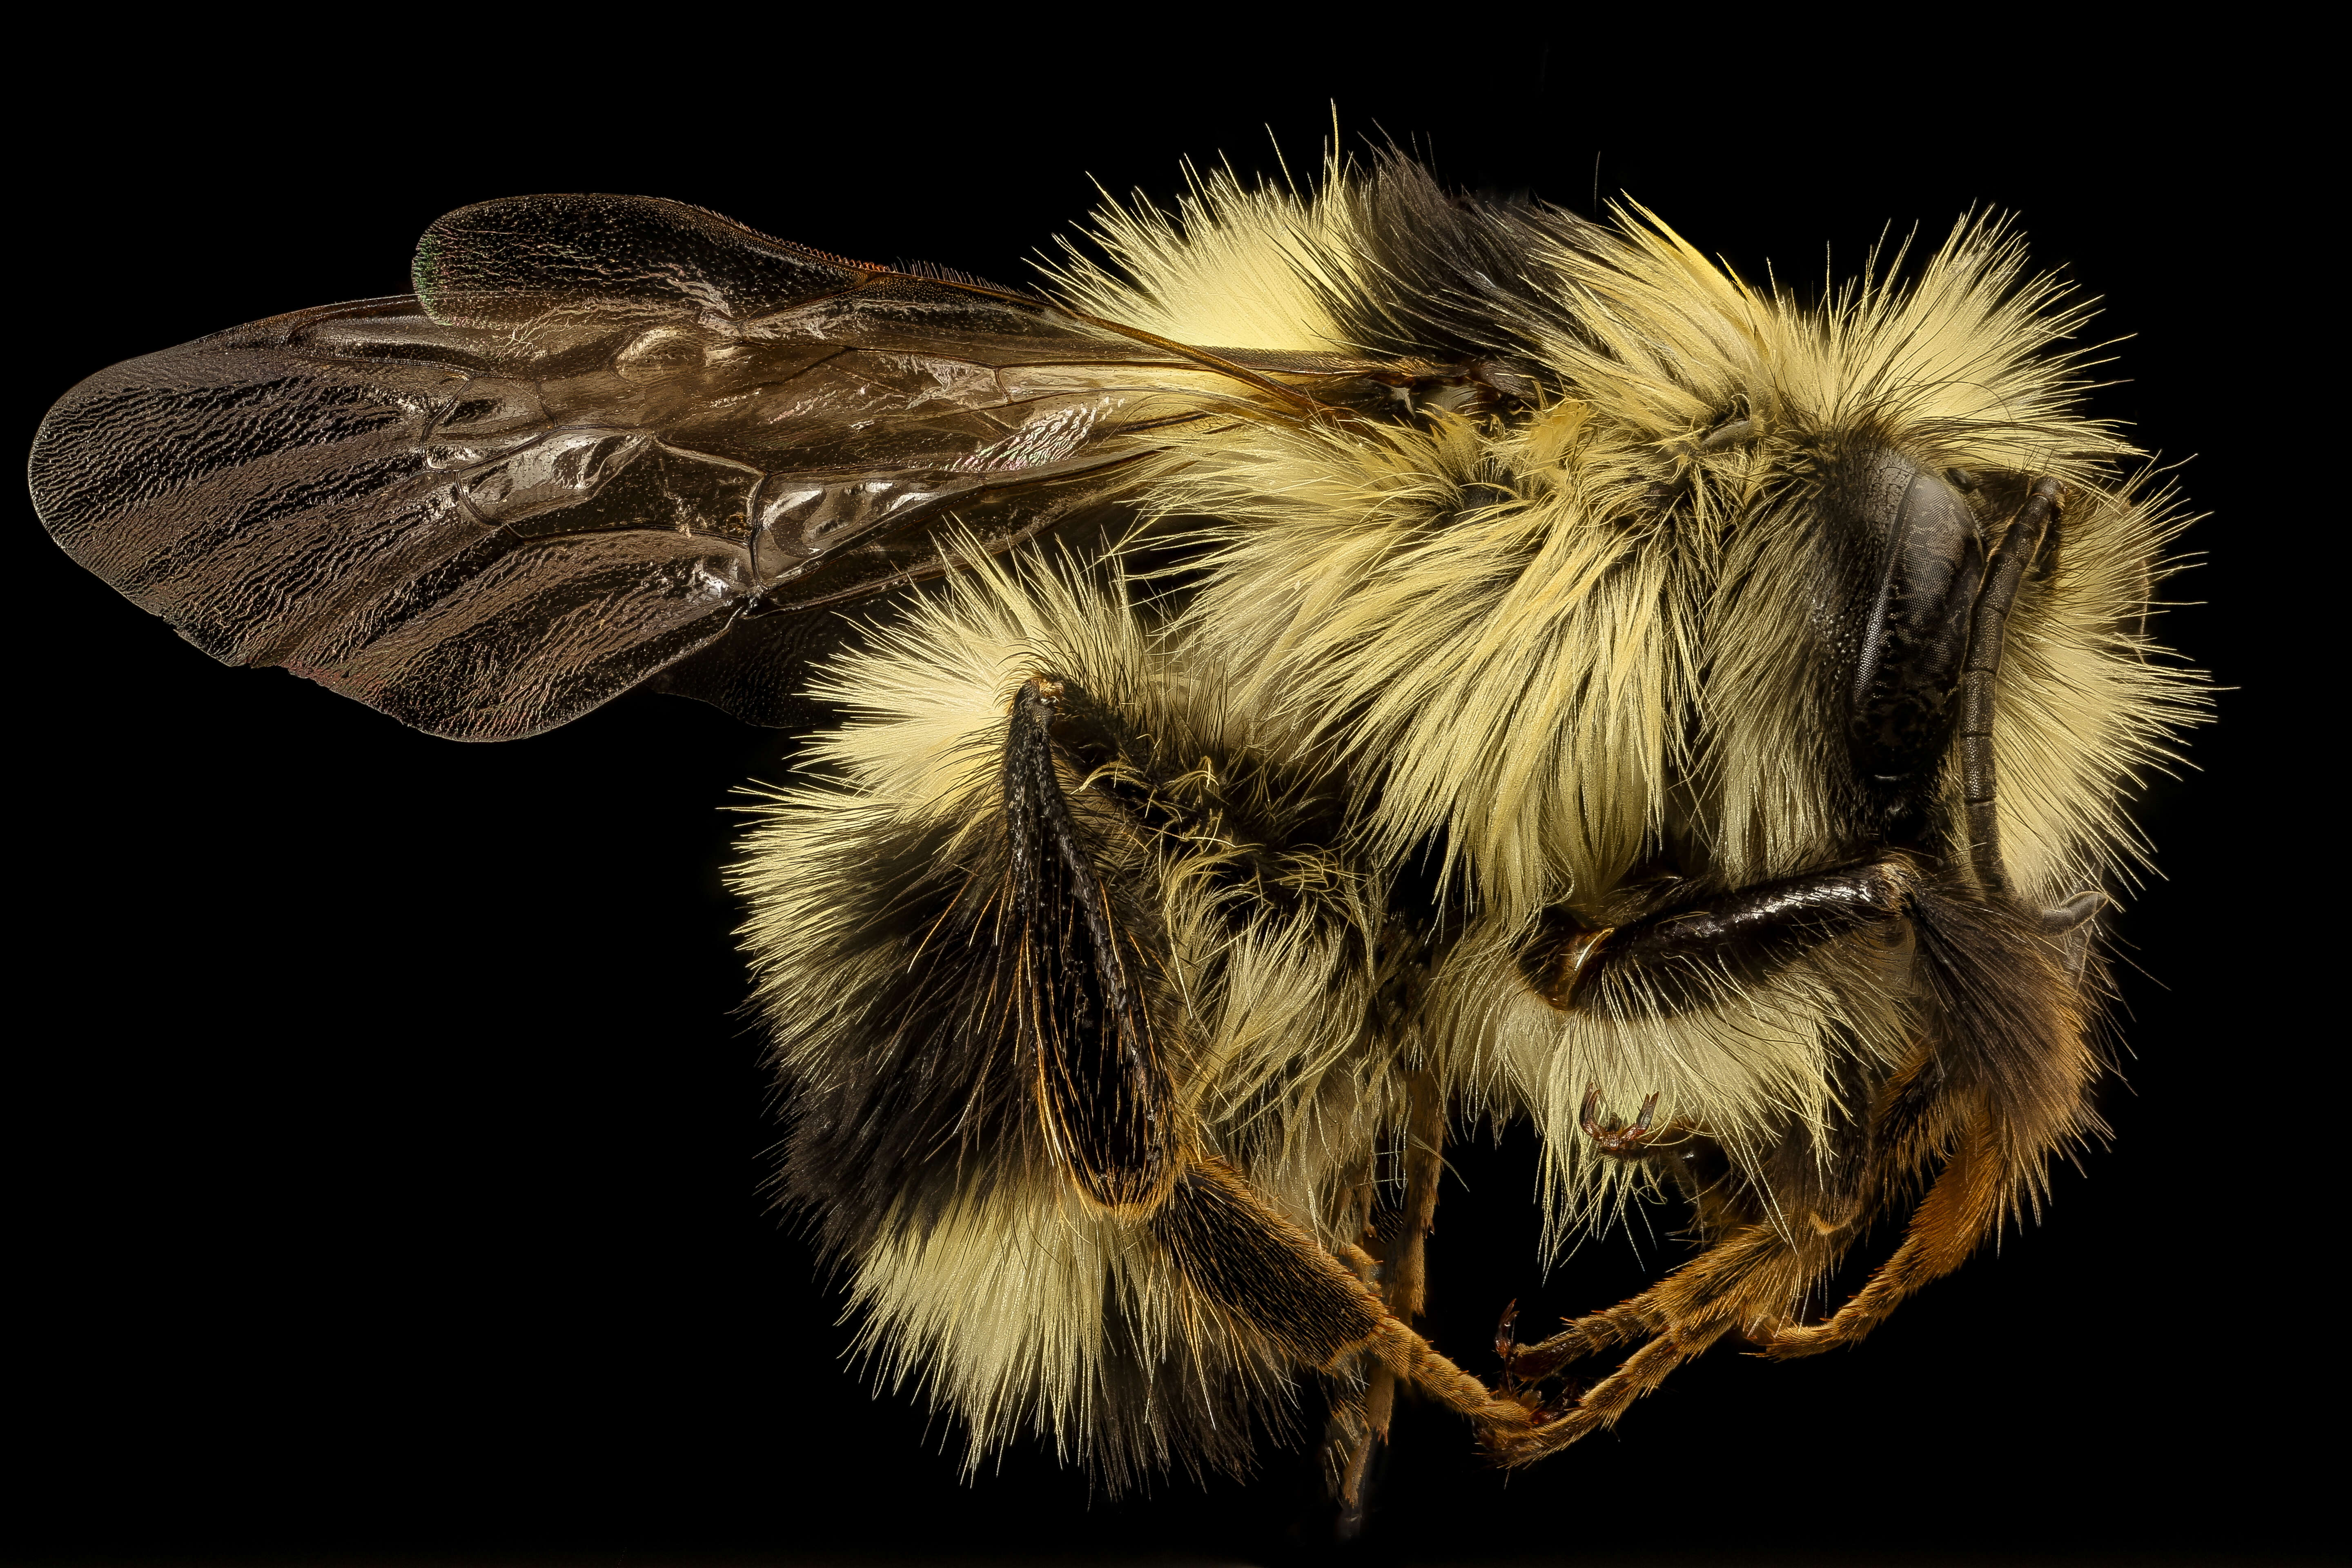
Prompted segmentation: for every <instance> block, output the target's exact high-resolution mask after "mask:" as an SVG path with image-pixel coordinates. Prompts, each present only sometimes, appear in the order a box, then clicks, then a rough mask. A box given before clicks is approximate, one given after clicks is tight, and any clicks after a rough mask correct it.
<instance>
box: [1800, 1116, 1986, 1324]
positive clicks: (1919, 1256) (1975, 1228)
mask: <svg viewBox="0 0 2352 1568" xmlns="http://www.w3.org/2000/svg"><path fill="white" fill-rule="evenodd" d="M2016 1185H2017V1183H2016V1180H2015V1177H2014V1175H2013V1173H2011V1171H2010V1170H2009V1169H2008V1168H2007V1162H2005V1161H2003V1159H2002V1158H2001V1154H2000V1146H1999V1143H1998V1142H1997V1140H1996V1139H1995V1137H1994V1135H1993V1127H1992V1123H1991V1121H1990V1118H1989V1117H1986V1116H1983V1115H1979V1116H1976V1117H1973V1118H1971V1119H1970V1121H1969V1124H1968V1126H1967V1128H1966V1130H1965V1131H1963V1132H1962V1133H1961V1135H1960V1136H1959V1138H1958V1139H1957V1140H1956V1141H1955V1142H1954V1146H1953V1149H1952V1152H1951V1154H1950V1156H1949V1158H1948V1160H1947V1161H1946V1162H1945V1164H1944V1169H1943V1170H1942V1172H1941V1173H1938V1174H1937V1177H1936V1183H1935V1185H1934V1186H1932V1187H1930V1188H1928V1189H1927V1196H1926V1197H1925V1198H1922V1199H1921V1200H1920V1202H1919V1206H1918V1207H1917V1208H1916V1209H1915V1210H1913V1211H1912V1215H1911V1223H1910V1226H1909V1227H1908V1228H1907V1229H1906V1231H1905V1233H1904V1237H1903V1241H1902V1244H1901V1245H1900V1246H1898V1247H1896V1248H1895V1251H1894V1253H1893V1254H1892V1255H1891V1256H1890V1257H1888V1258H1887V1259H1886V1261H1885V1262H1884V1263H1882V1264H1880V1265H1879V1266H1878V1267H1877V1268H1874V1269H1873V1270H1872V1271H1871V1275H1870V1278H1869V1279H1868V1280H1866V1281H1864V1285H1863V1287H1862V1289H1860V1290H1858V1291H1856V1292H1855V1293H1854V1296H1853V1300H1850V1301H1848V1302H1847V1303H1846V1304H1845V1305H1844V1306H1843V1307H1840V1308H1839V1309H1838V1310H1836V1312H1834V1313H1832V1315H1831V1316H1830V1318H1829V1319H1828V1320H1827V1321H1824V1322H1820V1323H1787V1324H1783V1325H1782V1326H1781V1327H1780V1328H1779V1329H1778V1330H1776V1331H1774V1332H1773V1333H1772V1334H1771V1335H1770V1336H1769V1338H1767V1339H1766V1340H1765V1341H1764V1350H1763V1352H1762V1353H1763V1354H1765V1355H1767V1356H1769V1357H1771V1358H1772V1359H1774V1360H1776V1361H1786V1360H1789V1359H1791V1358H1793V1357H1796V1356H1806V1355H1818V1354H1820V1353H1821V1352H1823V1351H1825V1350H1829V1349H1831V1348H1832V1347H1833V1346H1836V1345H1843V1344H1851V1343H1853V1342H1854V1341H1856V1340H1858V1339H1860V1338H1862V1336H1863V1335H1864V1334H1866V1333H1868V1332H1869V1331H1871V1330H1872V1329H1874V1328H1876V1327H1877V1326H1878V1325H1879V1324H1880V1323H1881V1322H1884V1321H1885V1320H1886V1318H1887V1316H1888V1314H1890V1313H1892V1312H1893V1311H1894V1310H1895V1307H1896V1306H1898V1305H1899V1304H1900V1303H1901V1302H1902V1300H1903V1299H1904V1298H1905V1297H1906V1296H1909V1295H1910V1294H1912V1293H1913V1292H1914V1291H1916V1290H1917V1289H1919V1288H1920V1287H1921V1286H1923V1285H1925V1284H1927V1283H1928V1282H1929V1281H1930V1280H1933V1279H1941V1278H1942V1277H1943V1276H1945V1275H1947V1274H1949V1273H1950V1272H1952V1270H1954V1269H1955V1268H1958V1267H1959V1266H1960V1265H1961V1264H1963V1263H1965V1262H1967V1261H1968V1259H1969V1254H1970V1253H1972V1252H1974V1251H1975V1250H1976V1249H1977V1247H1978V1246H1979V1244H1980V1243H1981V1242H1982V1241H1983V1240H1984V1238H1985V1237H1988V1236H1990V1235H1991V1234H1992V1232H1993V1231H1994V1230H1995V1229H1996V1228H1998V1227H1999V1226H2000V1220H2001V1215H2003V1214H2005V1213H2006V1212H2007V1210H2008V1205H2009V1198H2010V1194H2011V1193H2012V1192H2014V1191H2015V1190H2016Z"/></svg>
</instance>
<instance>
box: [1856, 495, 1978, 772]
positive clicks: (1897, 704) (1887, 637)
mask: <svg viewBox="0 0 2352 1568" xmlns="http://www.w3.org/2000/svg"><path fill="white" fill-rule="evenodd" d="M1857 468H1858V472H1857V473H1856V475H1855V479H1854V480H1853V481H1852V482H1850V483H1849V484H1848V485H1846V486H1844V487H1842V492H1843V493H1841V492H1840V491H1839V490H1832V494H1831V500H1830V504H1831V505H1832V507H1834V508H1837V509H1838V510H1840V511H1841V512H1843V516H1842V518H1840V519H1839V520H1838V521H1841V522H1842V523H1843V528H1842V529H1840V530H1839V531H1840V532H1841V533H1842V534H1843V538H1844V541H1845V542H1846V544H1847V545H1848V546H1849V547H1850V548H1852V549H1853V550H1854V551H1855V552H1856V553H1857V555H1858V556H1859V557H1860V562H1859V564H1860V567H1861V569H1860V570H1859V571H1858V572H1855V573H1854V574H1853V576H1852V577H1850V578H1849V581H1850V582H1851V583H1852V584H1853V597H1852V599H1851V600H1850V601H1849V605H1848V606H1847V610H1846V614H1847V615H1848V616H1850V617H1851V621H1850V623H1849V625H1850V627H1851V631H1852V634H1853V635H1852V637H1851V639H1850V640H1847V639H1841V640H1842V642H1843V644H1844V646H1846V647H1850V648H1851V649H1852V654H1851V657H1852V658H1853V663H1852V666H1851V668H1849V670H1848V671H1847V678H1846V682H1845V695H1846V744H1847V747H1848V749H1849V752H1850V753H1851V755H1852V757H1853V770H1854V774H1855V777H1856V779H1857V780H1858V782H1859V783H1860V784H1862V786H1863V789H1864V792H1865V793H1866V794H1868V795H1874V796H1876V797H1878V800H1879V803H1880V805H1881V806H1882V808H1883V810H1884V811H1885V815H1886V816H1888V817H1889V818H1901V817H1903V816H1907V815H1909V814H1911V813H1912V812H1915V811H1916V810H1917V809H1918V807H1919V805H1920V804H1921V802H1922V801H1923V799H1924V797H1925V795H1927V793H1929V792H1930V791H1931V790H1932V788H1933V784H1934V778H1935V774H1936V771H1937V764H1938V763H1940V762H1941V761H1942V759H1943V755H1944V752H1945V749H1946V747H1948V745H1949V744H1950V742H1951V736H1952V723H1953V721H1954V719H1955V718H1956V717H1957V709H1956V707H1955V705H1954V704H1953V702H1952V696H1953V693H1954V692H1955V691H1956V690H1957V689H1958V685H1959V678H1960V668H1961V665H1962V662H1963V661H1964V660H1965V659H1966V658H1967V657H1968V646H1969V614H1970V612H1971V610H1972V609H1973V608H1974V607H1975V605H1976V598H1977V591H1978V588H1979V586H1980V584H1982V582H1983V580H1984V560H1985V558H1984V546H1983V543H1982V542H1981V541H1980V539H1979V532H1978V527H1977V518H1976V513H1975V512H1974V511H1973V510H1971V509H1970V508H1969V503H1968V500H1967V499H1966V498H1965V497H1964V496H1963V495H1962V494H1961V493H1960V491H1959V489H1958V488H1956V487H1955V485H1954V484H1953V482H1952V481H1951V480H1950V479H1948V478H1946V477H1945V476H1943V475H1939V474H1934V473H1930V472H1928V471H1927V470H1926V469H1925V468H1921V467H1919V465H1918V464H1916V463H1915V462H1913V461H1912V460H1911V459H1910V458H1906V457H1905V456H1903V455H1902V454H1901V453H1899V452H1889V451H1880V452H1876V453H1874V454H1872V455H1871V457H1870V458H1868V459H1867V460H1866V461H1865V462H1864V463H1862V464H1860V465H1858V466H1857ZM1969 477H1970V478H1971V479H1973V478H1974V476H1973V475H1971V476H1969Z"/></svg>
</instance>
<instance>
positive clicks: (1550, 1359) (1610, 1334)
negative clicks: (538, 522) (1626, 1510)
mask: <svg viewBox="0 0 2352 1568" xmlns="http://www.w3.org/2000/svg"><path fill="white" fill-rule="evenodd" d="M1805 1229H1806V1230H1808V1231H1811V1233H1812V1234H1811V1235H1810V1236H1806V1235H1792V1234H1790V1231H1788V1230H1784V1229H1782V1228H1781V1227H1780V1226H1778V1225H1770V1224H1750V1225H1747V1226H1742V1227H1740V1229H1739V1230H1738V1231H1736V1232H1735V1233H1733V1234H1732V1235H1730V1236H1727V1237H1725V1238H1724V1239H1723V1240H1721V1241H1719V1242H1717V1244H1716V1245H1715V1246H1713V1247H1709V1248H1707V1250H1706V1251H1705V1252H1703V1253H1701V1254H1700V1255H1699V1256H1698V1257H1696V1258H1693V1259H1692V1260H1691V1261H1690V1262H1688V1263H1686V1264H1685V1265H1684V1266H1683V1267H1682V1268H1679V1269H1677V1270H1675V1272H1674V1273H1673V1274H1670V1275H1668V1276H1667V1277H1666V1278H1665V1279H1662V1280H1660V1281H1659V1282H1658V1283H1657V1284H1656V1285H1654V1286H1652V1287H1651V1288H1650V1289H1647V1290H1644V1291H1643V1292H1642V1293H1641V1294H1640V1295H1638V1296H1635V1297H1633V1298H1632V1299H1631V1300H1626V1301H1622V1302H1620V1303H1619V1304H1618V1305H1616V1306H1614V1307H1611V1308H1608V1309H1606V1310H1602V1311H1599V1312H1595V1313H1592V1314H1591V1315H1590V1316H1588V1317H1584V1318H1579V1319H1577V1320H1576V1321H1574V1322H1571V1323H1570V1324H1569V1325H1567V1327H1565V1328H1564V1329H1562V1330H1561V1331H1559V1333H1557V1334H1555V1335H1553V1336H1552V1337H1551V1338H1550V1339H1549V1340H1546V1341H1544V1342H1542V1343H1541V1344H1538V1345H1529V1346H1528V1347H1526V1348H1525V1349H1524V1350H1521V1351H1520V1352H1517V1355H1515V1356H1514V1357H1513V1361H1512V1364H1513V1366H1514V1367H1515V1368H1517V1370H1518V1371H1519V1372H1521V1373H1523V1374H1528V1373H1532V1374H1533V1375H1537V1376H1543V1375H1548V1374H1549V1373H1551V1372H1553V1371H1556V1370H1557V1369H1558V1368H1559V1367H1560V1366H1563V1365H1565V1364H1567V1363H1569V1362H1571V1361H1574V1360H1576V1359H1577V1358H1578V1357H1580V1356H1584V1355H1590V1354H1591V1353H1592V1352H1595V1351H1598V1350H1603V1349H1606V1348H1608V1347H1609V1346H1611V1345H1612V1344H1621V1343H1625V1342H1631V1341H1634V1340H1640V1341H1643V1343H1641V1344H1640V1345H1639V1346H1638V1347H1637V1348H1636V1349H1635V1350H1634V1351H1633V1354H1631V1355H1629V1356H1627V1357H1626V1358H1625V1360H1624V1362H1623V1363H1622V1364H1620V1365H1619V1366H1618V1367H1617V1369H1616V1370H1615V1371H1613V1372H1612V1373H1609V1374H1608V1375H1607V1376H1606V1377H1603V1378H1601V1380H1600V1381H1599V1382H1597V1383H1595V1384H1593V1385H1592V1386H1591V1387H1590V1388H1588V1389H1586V1390H1585V1391H1584V1394H1583V1395H1582V1396H1581V1397H1580V1398H1579V1399H1577V1400H1576V1402H1575V1403H1574V1404H1573V1405H1568V1406H1567V1407H1566V1408H1564V1409H1556V1410H1544V1411H1538V1413H1537V1421H1536V1425H1535V1426H1532V1427H1530V1428H1526V1429H1522V1430H1519V1431H1516V1432H1515V1431H1509V1430H1496V1431H1495V1432H1493V1433H1491V1434H1490V1436H1489V1437H1488V1439H1487V1446H1488V1448H1489V1451H1490V1452H1491V1453H1492V1454H1493V1455H1494V1458H1495V1459H1496V1462H1497V1463H1500V1464H1503V1465H1506V1466H1510V1467H1517V1466H1520V1465H1528V1464H1532V1463H1534V1462H1535V1461H1536V1460H1538V1459H1540V1458H1544V1457H1545V1456H1546V1455H1549V1454H1553V1453H1557V1452H1559V1450H1560V1449H1562V1448H1564V1447H1568V1446H1569V1445H1570V1443H1573V1442H1575V1441H1576V1440H1577V1439H1578V1438H1580V1437H1584V1436H1590V1435H1591V1434H1592V1433H1594V1432H1599V1431H1604V1430H1606V1429H1607V1428H1609V1427H1610V1426H1614V1425H1615V1424H1616V1423H1617V1420H1618V1418H1619V1417H1620V1416H1622V1415H1624V1414H1625V1412H1626V1411H1627V1410H1628V1409H1629V1408H1631V1407H1632V1405H1633V1401H1635V1400H1636V1399H1639V1398H1640V1397H1641V1396H1642V1395H1643V1394H1647V1393H1649V1392H1650V1391H1651V1390H1652V1389H1654V1388H1655V1387H1657V1386H1658V1385H1659V1384H1661V1383H1664V1381H1665V1379H1666V1376H1667V1374H1668V1373H1672V1372H1673V1371H1674V1370H1675V1368H1676V1367H1678V1366H1680V1365H1682V1364H1683V1363H1685V1362H1686V1361H1689V1360H1691V1359H1693V1358H1694V1357H1696V1356H1698V1355H1700V1354H1702V1353H1703V1352H1706V1350H1707V1349H1709V1348H1710V1347H1711V1346H1713V1345H1714V1344H1715V1343H1716V1342H1717V1341H1718V1340H1721V1339H1722V1338H1723V1337H1724V1336H1725V1335H1726V1334H1728V1333H1732V1332H1734V1331H1738V1332H1740V1333H1743V1334H1746V1335H1748V1337H1750V1338H1755V1339H1759V1340H1760V1339H1765V1338H1768V1337H1769V1335H1770V1334H1771V1333H1773V1332H1774V1331H1778V1330H1779V1329H1780V1327H1781V1326H1783V1325H1785V1324H1786V1323H1787V1322H1788V1321H1789V1316H1790V1309H1791V1307H1792V1306H1793V1304H1794V1303H1795V1302H1796V1301H1798V1300H1801V1298H1802V1296H1803V1293H1804V1291H1805V1290H1806V1289H1807V1288H1809V1287H1810V1286H1811V1284H1812V1283H1813V1282H1814V1281H1815V1280H1816V1279H1819V1278H1820V1277H1821V1276H1822V1274H1823V1273H1824V1272H1826V1271H1827V1270H1828V1269H1829V1268H1832V1267H1833V1266H1834V1265H1835V1263H1836V1260H1837V1258H1838V1256H1839V1255H1840V1253H1841V1252H1842V1251H1843V1247H1842V1246H1841V1245H1839V1244H1838V1239H1837V1237H1835V1236H1832V1235H1827V1234H1823V1233H1822V1231H1821V1229H1820V1228H1819V1227H1817V1226H1806V1227H1805ZM1840 1234H1843V1232H1842V1230H1841V1232H1840Z"/></svg>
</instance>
